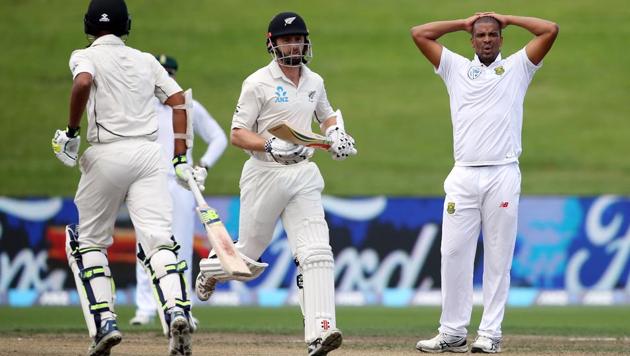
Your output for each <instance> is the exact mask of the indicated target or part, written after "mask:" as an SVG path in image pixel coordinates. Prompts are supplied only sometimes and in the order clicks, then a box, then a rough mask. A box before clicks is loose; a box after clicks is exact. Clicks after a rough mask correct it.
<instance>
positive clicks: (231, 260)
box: [188, 176, 252, 277]
mask: <svg viewBox="0 0 630 356" xmlns="http://www.w3.org/2000/svg"><path fill="white" fill-rule="evenodd" d="M188 186H189V187H190V190H191V191H192V193H193V195H194V196H195V201H196V202H197V208H196V210H197V215H198V216H199V219H201V223H202V224H203V227H204V228H205V229H206V235H207V236H208V240H209V241H210V245H211V246H212V249H213V250H214V252H215V253H216V254H217V257H219V261H220V262H221V266H222V267H223V269H224V270H225V271H226V272H227V273H229V274H231V275H233V276H242V277H250V276H251V275H252V272H251V271H250V270H249V268H248V267H247V265H246V264H245V262H244V261H243V259H241V255H240V254H239V253H238V251H236V248H234V243H233V241H232V238H231V237H230V234H229V233H228V232H227V230H226V229H225V225H223V222H222V221H221V218H220V217H219V214H217V211H216V210H214V209H213V208H211V207H210V206H208V203H206V200H205V199H204V197H203V195H201V191H200V190H199V187H198V186H197V182H195V179H194V178H193V177H192V176H191V177H189V178H188Z"/></svg>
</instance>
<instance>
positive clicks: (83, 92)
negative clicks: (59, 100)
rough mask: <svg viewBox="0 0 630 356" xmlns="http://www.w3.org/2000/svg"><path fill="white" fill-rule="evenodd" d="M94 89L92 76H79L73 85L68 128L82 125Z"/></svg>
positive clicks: (86, 74)
mask: <svg viewBox="0 0 630 356" xmlns="http://www.w3.org/2000/svg"><path fill="white" fill-rule="evenodd" d="M91 89H92V76H91V75H90V74H88V73H81V74H79V75H78V76H77V77H76V78H75V79H74V82H73V83H72V92H71V93H70V114H69V115H68V127H71V128H77V127H79V126H80V124H81V117H83V112H85V106H86V105H87V102H88V99H89V97H90V90H91Z"/></svg>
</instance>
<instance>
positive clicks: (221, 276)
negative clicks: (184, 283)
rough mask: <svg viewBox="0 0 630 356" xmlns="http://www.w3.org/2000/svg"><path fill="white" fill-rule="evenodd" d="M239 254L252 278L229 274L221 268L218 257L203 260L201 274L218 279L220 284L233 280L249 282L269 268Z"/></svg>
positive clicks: (262, 263) (200, 266)
mask: <svg viewBox="0 0 630 356" xmlns="http://www.w3.org/2000/svg"><path fill="white" fill-rule="evenodd" d="M238 253H239V254H240V255H241V258H242V259H243V262H245V264H246V265H247V267H248V268H249V270H250V271H251V272H252V275H251V276H250V277H243V276H233V275H231V274H229V273H227V272H226V271H225V270H224V269H223V266H221V261H219V259H218V258H217V256H216V255H212V256H210V257H208V258H202V259H201V261H199V270H200V272H199V273H204V274H207V275H210V277H212V278H214V279H216V280H217V281H219V282H225V281H231V280H236V281H241V282H247V281H251V280H252V279H255V278H256V277H258V276H260V275H261V274H262V273H263V271H264V270H265V268H267V266H269V265H268V264H267V263H264V262H257V261H254V260H252V259H251V258H249V257H247V256H245V255H244V254H242V253H241V252H240V251H239V252H238Z"/></svg>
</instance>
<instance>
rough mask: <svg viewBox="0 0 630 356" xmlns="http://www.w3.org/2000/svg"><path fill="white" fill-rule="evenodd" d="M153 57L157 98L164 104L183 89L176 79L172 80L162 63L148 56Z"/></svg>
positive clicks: (152, 63)
mask: <svg viewBox="0 0 630 356" xmlns="http://www.w3.org/2000/svg"><path fill="white" fill-rule="evenodd" d="M148 56H149V57H151V59H150V61H151V68H152V70H153V76H154V78H155V90H154V93H155V96H156V97H157V98H158V99H160V102H161V103H162V104H163V103H164V102H165V101H166V100H167V99H168V98H169V97H170V96H171V95H173V94H175V93H178V92H180V91H182V88H181V87H180V86H179V84H177V82H176V81H175V79H173V78H171V77H170V76H169V75H168V72H167V71H166V69H164V67H162V65H161V64H160V62H158V61H157V59H155V57H153V56H152V55H150V54H148Z"/></svg>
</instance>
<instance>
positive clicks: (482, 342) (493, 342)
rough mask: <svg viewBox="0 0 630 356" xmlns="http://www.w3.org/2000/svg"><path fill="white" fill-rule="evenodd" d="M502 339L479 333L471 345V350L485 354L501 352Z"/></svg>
mask: <svg viewBox="0 0 630 356" xmlns="http://www.w3.org/2000/svg"><path fill="white" fill-rule="evenodd" d="M501 341H502V340H501V338H500V337H487V336H481V335H479V336H477V338H476V339H475V341H474V342H473V343H472V345H470V346H471V347H470V352H472V353H485V354H496V353H499V352H501Z"/></svg>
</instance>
